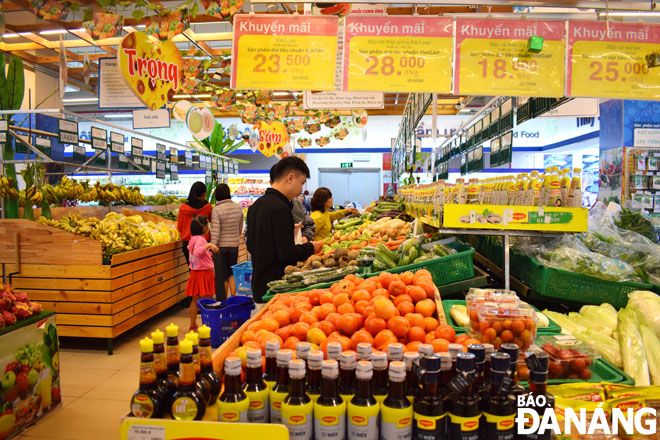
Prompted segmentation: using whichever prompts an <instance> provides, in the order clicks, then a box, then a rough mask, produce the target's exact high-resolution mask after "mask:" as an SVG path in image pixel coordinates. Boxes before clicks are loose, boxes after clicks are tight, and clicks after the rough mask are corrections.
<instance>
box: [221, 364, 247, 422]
mask: <svg viewBox="0 0 660 440" xmlns="http://www.w3.org/2000/svg"><path fill="white" fill-rule="evenodd" d="M249 408H250V399H248V397H247V395H246V394H245V392H244V391H243V389H242V387H241V359H240V358H239V357H237V356H229V357H227V358H226V359H225V390H224V391H223V393H222V394H221V395H220V398H219V399H218V420H219V421H220V422H241V423H247V422H248V410H249Z"/></svg>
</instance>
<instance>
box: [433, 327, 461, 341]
mask: <svg viewBox="0 0 660 440" xmlns="http://www.w3.org/2000/svg"><path fill="white" fill-rule="evenodd" d="M435 337H436V338H438V339H445V340H447V341H449V342H450V343H453V342H456V330H454V329H453V327H451V326H450V325H447V324H441V325H439V326H438V328H436V329H435ZM459 344H460V342H459Z"/></svg>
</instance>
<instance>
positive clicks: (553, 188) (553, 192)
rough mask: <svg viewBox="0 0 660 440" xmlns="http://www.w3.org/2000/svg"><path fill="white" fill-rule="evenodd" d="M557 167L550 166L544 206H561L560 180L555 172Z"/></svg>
mask: <svg viewBox="0 0 660 440" xmlns="http://www.w3.org/2000/svg"><path fill="white" fill-rule="evenodd" d="M557 169H558V168H557V167H552V171H551V172H550V180H549V187H548V188H549V191H548V201H547V203H546V206H561V181H560V180H559V174H558V173H557Z"/></svg>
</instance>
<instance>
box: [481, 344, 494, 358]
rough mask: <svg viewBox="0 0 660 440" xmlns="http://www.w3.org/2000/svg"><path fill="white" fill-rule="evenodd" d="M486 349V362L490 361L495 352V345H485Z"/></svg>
mask: <svg viewBox="0 0 660 440" xmlns="http://www.w3.org/2000/svg"><path fill="white" fill-rule="evenodd" d="M483 345H484V348H485V349H486V360H490V356H491V355H492V354H493V353H494V352H495V346H493V344H483Z"/></svg>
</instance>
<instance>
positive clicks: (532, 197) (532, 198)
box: [523, 170, 539, 206]
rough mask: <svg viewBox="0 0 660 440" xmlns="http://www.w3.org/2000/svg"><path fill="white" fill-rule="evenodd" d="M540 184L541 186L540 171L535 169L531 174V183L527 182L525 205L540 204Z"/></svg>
mask: <svg viewBox="0 0 660 440" xmlns="http://www.w3.org/2000/svg"><path fill="white" fill-rule="evenodd" d="M538 186H539V172H538V171H536V170H534V171H532V172H531V173H530V175H529V183H528V184H527V190H526V191H525V200H524V201H523V205H524V206H536V205H538V194H537V191H538Z"/></svg>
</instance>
